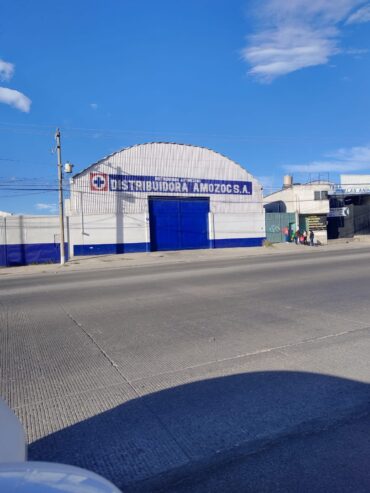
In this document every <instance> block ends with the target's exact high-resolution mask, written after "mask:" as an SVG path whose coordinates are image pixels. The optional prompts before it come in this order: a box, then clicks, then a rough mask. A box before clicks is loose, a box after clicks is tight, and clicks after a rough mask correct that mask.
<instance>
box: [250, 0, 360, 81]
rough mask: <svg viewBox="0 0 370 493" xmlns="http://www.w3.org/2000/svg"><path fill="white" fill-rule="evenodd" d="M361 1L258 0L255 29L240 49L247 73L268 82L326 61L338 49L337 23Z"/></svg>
mask: <svg viewBox="0 0 370 493" xmlns="http://www.w3.org/2000/svg"><path fill="white" fill-rule="evenodd" d="M361 3H363V0H335V1H333V0H260V1H259V2H258V5H257V8H256V10H255V12H254V19H255V20H256V21H257V31H256V33H255V34H253V35H251V36H249V37H248V39H247V41H248V43H247V46H246V47H245V48H244V50H243V51H242V57H243V59H244V60H245V61H246V62H247V63H248V64H249V65H250V70H249V73H250V74H251V75H252V76H254V77H256V78H257V79H258V80H260V81H262V82H270V81H272V80H273V79H275V78H276V77H279V76H281V75H284V74H288V73H290V72H294V71H296V70H299V69H302V68H305V67H311V66H315V65H323V64H326V63H327V62H328V61H329V59H330V57H332V56H333V55H336V54H338V53H340V52H341V49H340V47H339V39H340V30H339V27H338V23H339V22H341V21H344V20H345V19H346V18H347V17H348V15H350V13H351V12H352V11H353V9H354V8H356V7H358V6H359V5H360V4H361Z"/></svg>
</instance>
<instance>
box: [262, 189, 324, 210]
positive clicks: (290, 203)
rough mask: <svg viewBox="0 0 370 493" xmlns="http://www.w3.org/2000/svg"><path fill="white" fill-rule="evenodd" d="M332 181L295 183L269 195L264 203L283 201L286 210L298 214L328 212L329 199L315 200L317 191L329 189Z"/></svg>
mask: <svg viewBox="0 0 370 493" xmlns="http://www.w3.org/2000/svg"><path fill="white" fill-rule="evenodd" d="M331 187H332V185H331V184H330V183H308V184H305V185H293V186H292V187H290V188H286V189H283V190H280V191H279V192H276V193H273V194H271V195H268V196H267V197H265V198H264V199H263V203H264V205H266V204H271V203H273V202H278V201H282V202H284V203H285V205H286V212H293V213H294V212H296V213H298V214H328V213H329V210H330V205H329V200H328V199H327V200H315V191H329V190H330V189H331Z"/></svg>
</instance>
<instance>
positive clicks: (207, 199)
mask: <svg viewBox="0 0 370 493" xmlns="http://www.w3.org/2000/svg"><path fill="white" fill-rule="evenodd" d="M67 214H68V232H69V235H68V236H69V237H68V243H69V253H70V256H75V255H90V254H93V255H96V254H108V253H125V252H147V251H160V250H183V249H196V248H221V247H239V246H243V247H244V246H261V245H262V242H263V240H264V239H265V216H264V208H263V199H262V187H261V185H260V183H259V182H258V181H257V180H256V179H255V178H254V177H253V176H252V175H251V174H250V173H248V171H246V170H245V169H244V168H242V167H241V166H240V165H238V164H237V163H235V162H234V161H232V160H230V159H228V158H227V157H225V156H223V155H221V154H219V153H217V152H215V151H212V150H210V149H206V148H203V147H197V146H193V145H184V144H175V143H163V142H156V143H148V144H141V145H135V146H132V147H128V148H126V149H122V150H121V151H118V152H115V153H113V154H111V155H110V156H107V157H105V158H104V159H102V160H101V161H99V162H97V163H95V164H93V165H91V166H89V167H88V168H86V169H85V170H83V171H82V172H81V173H78V174H77V175H75V176H74V177H73V178H72V179H71V187H70V199H69V204H68V207H67Z"/></svg>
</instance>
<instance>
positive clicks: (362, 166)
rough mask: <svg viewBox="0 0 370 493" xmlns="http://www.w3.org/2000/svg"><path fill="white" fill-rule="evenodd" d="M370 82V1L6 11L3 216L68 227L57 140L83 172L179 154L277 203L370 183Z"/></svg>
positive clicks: (68, 2) (20, 2) (38, 4)
mask: <svg viewBox="0 0 370 493" xmlns="http://www.w3.org/2000/svg"><path fill="white" fill-rule="evenodd" d="M369 77H370V1H363V0H335V1H332V0H258V1H253V0H244V1H241V0H176V1H174V0H156V1H153V0H135V1H133V0H89V1H87V0H78V1H76V0H74V1H72V0H63V2H58V3H57V2H50V1H49V0H35V1H32V2H30V1H29V0H27V1H25V0H11V1H10V0H3V2H2V6H1V12H0V177H1V182H0V210H6V211H11V212H14V213H28V214H34V213H37V214H40V213H41V214H44V213H55V210H56V206H55V204H56V203H57V195H56V193H55V192H53V191H49V189H53V188H55V187H56V185H57V182H56V176H57V169H56V155H55V153H53V147H54V145H55V142H54V133H55V129H56V127H60V129H61V132H62V145H63V156H62V157H63V161H67V160H69V161H71V162H72V163H74V164H75V171H76V172H77V171H80V170H81V169H83V168H85V167H86V166H88V165H89V164H91V163H93V162H95V161H97V160H99V159H101V158H102V157H103V156H105V155H107V154H109V153H111V152H114V151H116V150H119V149H121V148H123V147H126V146H129V145H133V144H138V143H142V142H148V141H175V142H183V143H189V144H195V145H201V146H205V147H210V148H212V149H214V150H216V151H219V152H221V153H223V154H226V155H227V156H228V157H230V158H231V159H233V160H235V161H237V162H239V163H240V164H241V165H242V166H244V167H245V168H246V169H248V171H250V172H251V173H252V174H253V175H255V176H257V177H259V178H260V179H261V181H262V182H263V184H264V186H265V191H266V193H267V192H269V191H272V190H275V189H276V188H278V187H279V186H280V184H281V183H282V176H283V175H284V174H285V173H287V172H291V173H293V174H294V176H295V179H296V180H298V181H306V180H308V179H309V178H312V179H313V178H317V177H318V174H319V173H320V174H321V177H325V178H326V177H328V176H329V177H330V179H332V180H337V179H338V173H340V172H347V173H366V172H368V173H370V119H369V115H370V91H369ZM40 188H41V189H42V190H38V189H40ZM17 189H18V190H17Z"/></svg>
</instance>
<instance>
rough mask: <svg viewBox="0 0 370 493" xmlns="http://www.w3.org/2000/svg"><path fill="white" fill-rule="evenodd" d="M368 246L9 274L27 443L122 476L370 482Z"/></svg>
mask: <svg viewBox="0 0 370 493" xmlns="http://www.w3.org/2000/svg"><path fill="white" fill-rule="evenodd" d="M369 326H370V248H369V247H366V246H365V247H363V248H357V249H356V250H351V249H348V248H347V249H343V250H340V249H339V250H336V251H331V252H329V251H323V252H322V253H321V252H315V255H311V254H309V253H307V254H306V253H302V254H300V255H294V256H292V255H284V254H281V253H280V254H279V255H276V256H275V255H269V256H268V257H266V256H261V257H258V256H255V257H251V258H222V257H220V258H218V259H212V260H209V261H205V260H204V259H203V260H202V261H201V262H200V261H196V260H194V261H193V262H187V263H182V264H181V263H179V264H165V263H162V264H161V265H154V266H150V265H148V266H145V267H132V268H129V269H127V268H123V267H120V268H118V267H117V268H115V269H109V270H103V269H99V270H94V271H91V272H89V271H87V270H86V269H85V270H81V271H73V272H66V273H63V272H59V273H57V274H53V275H51V274H39V275H28V276H25V277H19V276H18V277H17V276H16V277H11V276H10V277H6V276H4V277H3V278H2V279H1V281H0V327H1V332H0V366H1V387H0V391H1V395H2V396H3V397H4V398H5V399H6V400H7V402H8V403H9V404H10V406H11V407H12V408H13V409H14V410H15V412H16V413H17V414H18V416H19V417H20V419H21V420H22V423H23V424H24V427H25V429H26V432H27V436H28V440H29V444H30V445H29V458H30V459H32V460H48V461H58V462H65V463H68V464H73V465H78V466H82V467H85V468H88V469H91V470H93V471H95V472H97V473H99V474H102V475H103V476H105V477H106V478H108V479H110V480H111V481H113V482H114V483H115V484H116V485H117V486H119V487H120V488H122V489H123V491H136V492H144V491H172V492H190V491H194V492H198V491H199V492H201V491H221V492H223V491H225V492H226V491H227V492H228V493H230V492H232V491H253V492H264V491H266V492H269V491H284V492H296V491H303V492H305V491H331V492H339V491H346V492H348V491H350V492H359V491H370V475H369V471H370V463H369V462H370V459H369V457H370V443H369V436H370V420H369V416H370V385H369V381H370V356H369V355H370V337H369V336H370V331H369Z"/></svg>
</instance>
